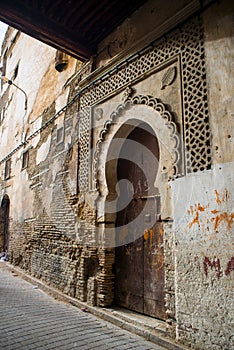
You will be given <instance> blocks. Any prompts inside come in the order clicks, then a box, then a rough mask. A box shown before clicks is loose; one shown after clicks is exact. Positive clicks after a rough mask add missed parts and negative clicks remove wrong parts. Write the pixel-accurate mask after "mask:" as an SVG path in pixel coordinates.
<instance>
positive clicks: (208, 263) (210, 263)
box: [203, 256, 221, 278]
mask: <svg viewBox="0 0 234 350" xmlns="http://www.w3.org/2000/svg"><path fill="white" fill-rule="evenodd" d="M203 267H204V272H205V275H206V277H207V276H208V267H211V269H213V268H214V269H215V271H216V276H217V277H218V278H219V277H220V276H221V266H220V260H219V258H217V259H216V260H213V261H211V260H210V259H209V258H208V257H207V256H205V257H204V261H203Z"/></svg>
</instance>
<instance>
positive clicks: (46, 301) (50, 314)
mask: <svg viewBox="0 0 234 350" xmlns="http://www.w3.org/2000/svg"><path fill="white" fill-rule="evenodd" d="M0 313H1V317H0V349H5V350H15V349H22V350H32V349H43V350H46V349H47V350H52V349H56V350H58V349H62V350H65V349H69V350H70V349H79V350H89V349H100V350H104V349H118V350H128V349H134V350H150V349H152V350H153V349H155V350H163V349H164V348H162V347H160V346H157V345H155V344H153V343H150V342H148V341H146V340H144V339H143V338H140V337H138V336H136V335H133V334H131V333H129V332H127V331H124V330H122V329H120V328H118V327H115V326H114V325H112V324H110V323H107V322H105V321H103V320H100V319H98V318H96V317H95V316H93V315H91V314H89V313H87V312H83V311H82V310H80V309H78V308H75V307H74V306H72V305H70V304H66V303H63V302H60V301H57V300H55V299H54V298H52V297H51V296H49V295H47V294H45V293H44V292H43V291H41V290H40V289H38V288H36V286H34V285H32V284H30V283H28V282H26V281H25V280H23V279H21V278H19V276H17V274H16V273H13V272H12V271H11V270H10V269H9V268H8V267H7V266H6V265H5V263H1V264H0Z"/></svg>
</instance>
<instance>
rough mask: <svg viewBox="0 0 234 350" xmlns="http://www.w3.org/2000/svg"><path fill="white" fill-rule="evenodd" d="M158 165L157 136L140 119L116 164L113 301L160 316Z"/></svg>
mask: <svg viewBox="0 0 234 350" xmlns="http://www.w3.org/2000/svg"><path fill="white" fill-rule="evenodd" d="M158 167H159V144H158V140H157V137H156V135H155V133H154V131H153V129H152V128H151V127H150V126H149V125H148V124H146V123H141V124H139V125H138V126H136V127H135V128H134V129H133V130H132V131H131V132H130V133H129V135H128V136H127V138H126V139H125V141H124V143H123V145H122V147H121V150H120V153H119V159H118V162H117V166H116V171H117V186H118V191H119V193H118V202H117V216H116V248H115V303H116V304H117V305H120V306H123V307H126V308H128V309H130V310H133V311H137V312H140V313H143V314H147V315H150V316H153V317H157V318H160V319H165V318H166V316H165V304H164V297H165V295H164V252H163V229H162V224H161V222H160V221H159V217H160V194H159V190H158V188H156V187H155V185H154V183H155V179H156V176H157V172H158ZM126 203H127V204H126Z"/></svg>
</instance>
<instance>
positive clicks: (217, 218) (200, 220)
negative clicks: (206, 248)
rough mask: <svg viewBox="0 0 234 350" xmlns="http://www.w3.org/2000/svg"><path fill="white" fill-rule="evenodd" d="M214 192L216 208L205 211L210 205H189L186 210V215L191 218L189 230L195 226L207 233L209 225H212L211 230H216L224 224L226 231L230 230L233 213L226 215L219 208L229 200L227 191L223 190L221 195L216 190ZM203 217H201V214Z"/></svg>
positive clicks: (226, 213) (225, 212)
mask: <svg viewBox="0 0 234 350" xmlns="http://www.w3.org/2000/svg"><path fill="white" fill-rule="evenodd" d="M214 192H215V201H216V203H217V204H218V206H219V207H218V208H215V209H212V210H207V209H208V208H209V207H210V204H207V205H205V206H202V205H201V204H200V203H197V204H194V205H190V208H189V209H188V211H187V212H188V214H189V215H192V216H193V218H192V220H191V221H190V222H189V224H188V227H189V228H191V227H192V226H193V225H195V224H197V225H198V226H201V227H202V231H203V233H205V232H207V231H209V226H208V225H209V224H213V229H214V230H217V229H218V228H219V226H220V224H221V223H226V225H227V230H231V228H232V224H233V219H234V213H233V212H232V213H228V212H227V211H222V210H221V208H220V206H221V205H222V204H223V203H225V202H227V201H228V200H229V198H230V195H229V192H228V191H227V189H224V190H223V191H222V192H221V193H219V192H218V191H217V190H214ZM202 213H203V214H204V215H201V214H202Z"/></svg>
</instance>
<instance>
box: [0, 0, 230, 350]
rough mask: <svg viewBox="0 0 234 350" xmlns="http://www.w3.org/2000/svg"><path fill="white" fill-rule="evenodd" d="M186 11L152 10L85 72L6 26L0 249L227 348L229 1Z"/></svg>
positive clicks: (108, 41) (76, 288) (41, 272)
mask: <svg viewBox="0 0 234 350" xmlns="http://www.w3.org/2000/svg"><path fill="white" fill-rule="evenodd" d="M192 6H193V2H187V1H182V0H181V1H179V2H176V3H172V5H171V7H170V8H168V7H167V8H166V7H164V6H162V5H161V4H160V3H159V2H158V1H155V0H154V1H152V0H151V1H148V2H147V3H145V4H144V5H143V6H142V7H140V8H139V9H138V10H137V11H135V12H134V13H133V15H132V16H131V17H129V18H128V19H127V20H125V21H124V22H123V23H122V24H121V25H120V26H119V27H118V28H116V30H115V31H113V32H112V33H111V34H110V35H109V36H107V37H106V38H105V39H104V40H103V41H102V42H101V43H100V44H99V46H98V49H97V54H96V56H95V57H93V58H92V59H91V60H89V61H87V62H85V63H81V62H80V61H78V60H76V59H74V58H72V57H70V56H68V55H65V54H62V53H61V52H59V51H56V50H55V49H53V48H51V47H48V46H46V45H45V44H42V43H41V42H39V41H35V40H34V39H32V38H30V37H28V36H26V35H25V34H23V33H21V32H19V31H17V30H15V29H13V28H9V29H8V31H7V33H6V36H5V40H4V42H3V45H2V53H1V65H2V76H4V77H7V78H8V79H10V81H9V80H7V79H5V80H4V79H2V81H1V83H2V90H1V119H0V135H1V137H0V140H1V154H0V158H1V159H0V201H1V209H0V250H1V251H7V253H8V255H9V259H10V262H11V263H12V264H14V265H16V266H19V267H20V268H21V269H23V270H24V271H26V272H27V273H28V274H30V275H32V276H34V277H37V278H39V279H41V280H42V281H43V282H45V283H46V284H48V285H50V286H52V287H54V288H57V289H58V290H60V291H62V292H63V293H65V294H68V295H70V296H72V297H75V298H77V299H78V300H80V301H84V302H87V303H88V304H91V305H96V306H98V307H103V306H104V307H108V306H111V305H120V306H123V307H126V308H128V309H131V310H133V311H137V312H139V313H142V314H146V315H149V317H155V318H156V319H160V320H162V321H163V322H165V323H167V325H168V336H170V337H172V338H174V339H177V340H178V342H180V343H181V344H185V345H189V346H191V347H192V348H194V349H199V350H201V349H215V350H216V349H217V350H218V349H227V350H228V349H230V348H231V347H232V346H233V329H232V325H233V296H232V289H233V269H234V257H233V235H232V234H233V218H234V214H233V191H232V189H233V134H232V133H233V108H232V107H233V84H232V65H231V63H232V62H233V56H234V51H233V40H234V39H233V21H232V18H233V5H232V4H231V2H230V1H227V0H223V1H221V2H220V3H213V4H212V5H210V6H209V7H207V8H205V9H204V10H203V11H200V12H197V13H194V12H193V8H192ZM191 13H193V15H192V16H191ZM143 24H144V25H143Z"/></svg>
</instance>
